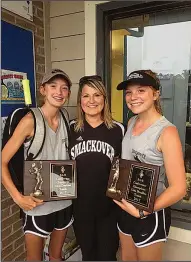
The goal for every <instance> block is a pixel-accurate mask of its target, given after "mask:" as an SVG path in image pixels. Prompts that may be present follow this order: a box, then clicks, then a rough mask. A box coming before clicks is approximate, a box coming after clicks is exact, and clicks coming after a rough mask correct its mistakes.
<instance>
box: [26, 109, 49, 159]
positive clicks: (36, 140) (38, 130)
mask: <svg viewBox="0 0 191 262" xmlns="http://www.w3.org/2000/svg"><path fill="white" fill-rule="evenodd" d="M30 110H31V113H32V115H33V117H34V136H33V138H32V141H31V144H30V146H29V148H28V150H27V160H33V159H35V158H37V156H38V155H39V154H40V152H41V151H42V148H43V145H44V141H45V137H46V126H45V121H44V117H43V114H42V112H41V110H40V108H30Z"/></svg>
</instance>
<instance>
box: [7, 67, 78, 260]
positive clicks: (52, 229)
mask: <svg viewBox="0 0 191 262" xmlns="http://www.w3.org/2000/svg"><path fill="white" fill-rule="evenodd" d="M71 85H72V83H71V80H70V78H69V77H68V75H67V74H66V73H65V72H64V71H62V70H59V69H54V70H52V71H51V72H49V73H47V74H45V76H44V78H43V80H42V83H41V86H40V89H39V90H40V93H41V95H42V96H43V97H44V104H43V106H42V107H41V108H40V111H41V113H42V115H43V118H44V123H45V128H46V129H45V130H46V136H45V141H44V144H43V148H42V150H41V152H40V154H39V155H38V156H37V157H36V158H35V160H66V159H69V154H68V132H67V128H66V124H65V122H64V119H63V118H62V117H61V113H60V108H61V107H62V106H63V105H64V103H65V102H66V101H67V100H68V99H69V96H70V88H71ZM34 132H35V123H34V118H33V116H32V114H31V113H28V114H27V115H25V116H24V117H23V118H22V119H21V121H20V122H19V124H18V126H17V127H16V128H15V131H14V133H13V135H12V136H11V138H10V139H9V140H8V142H7V144H6V145H5V147H4V148H3V151H2V183H3V185H4V186H5V188H6V189H7V191H8V192H9V194H10V195H11V197H12V198H13V200H14V202H15V203H16V204H17V205H18V206H19V207H20V208H21V209H22V210H23V212H24V218H23V230H24V234H25V244H26V251H27V261H42V259H43V257H42V254H43V248H44V239H46V238H47V237H48V236H49V235H50V244H49V258H50V260H57V261H60V260H62V256H61V253H62V247H63V244H64V240H65V237H66V232H67V228H68V227H69V226H70V225H71V224H72V222H73V218H72V202H71V200H61V201H51V202H43V201H42V200H40V199H38V198H36V197H34V196H32V195H30V196H24V195H22V193H21V192H19V191H18V190H17V188H16V186H15V185H14V183H13V181H12V179H11V175H10V173H9V169H8V163H9V161H10V159H11V158H12V157H13V156H14V154H15V153H16V152H17V151H18V150H19V148H20V147H21V145H22V144H23V143H24V151H25V155H26V154H27V150H28V148H29V147H30V144H31V141H32V138H33V136H34ZM63 141H64V142H63ZM18 164H20V163H18ZM18 175H19V174H18Z"/></svg>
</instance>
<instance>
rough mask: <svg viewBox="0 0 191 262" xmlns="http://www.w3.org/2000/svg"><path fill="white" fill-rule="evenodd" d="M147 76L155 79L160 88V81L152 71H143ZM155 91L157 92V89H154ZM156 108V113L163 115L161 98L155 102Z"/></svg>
mask: <svg viewBox="0 0 191 262" xmlns="http://www.w3.org/2000/svg"><path fill="white" fill-rule="evenodd" d="M142 71H143V72H144V73H145V74H147V75H150V76H151V77H153V78H154V79H155V81H156V83H157V85H158V87H160V80H159V78H158V77H157V74H156V73H155V72H153V71H151V70H142ZM153 91H154V92H155V91H156V89H155V88H153ZM154 106H155V109H156V111H157V112H158V113H159V114H161V115H163V112H162V107H161V103H160V97H158V98H157V100H155V101H154Z"/></svg>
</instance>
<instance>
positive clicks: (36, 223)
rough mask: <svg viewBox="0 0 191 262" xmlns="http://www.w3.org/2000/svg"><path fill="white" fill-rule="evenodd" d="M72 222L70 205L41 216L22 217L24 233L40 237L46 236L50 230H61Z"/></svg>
mask: <svg viewBox="0 0 191 262" xmlns="http://www.w3.org/2000/svg"><path fill="white" fill-rule="evenodd" d="M72 223H73V217H72V205H71V206H69V207H67V208H65V209H62V210H59V211H56V212H54V213H51V214H48V215H43V216H30V215H27V214H25V216H24V218H23V230H24V233H25V234H26V233H31V234H34V235H37V236H40V237H44V238H46V237H48V236H49V235H50V234H51V233H52V231H53V230H54V229H55V230H63V229H65V228H67V227H69V226H70V225H71V224H72Z"/></svg>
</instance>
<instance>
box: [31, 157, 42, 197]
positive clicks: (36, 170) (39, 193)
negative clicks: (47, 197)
mask: <svg viewBox="0 0 191 262" xmlns="http://www.w3.org/2000/svg"><path fill="white" fill-rule="evenodd" d="M41 170H42V161H40V167H37V165H36V163H32V167H31V169H29V172H30V173H31V175H35V176H36V185H35V188H34V192H33V196H36V197H39V196H42V195H43V191H42V183H43V179H42V176H41Z"/></svg>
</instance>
